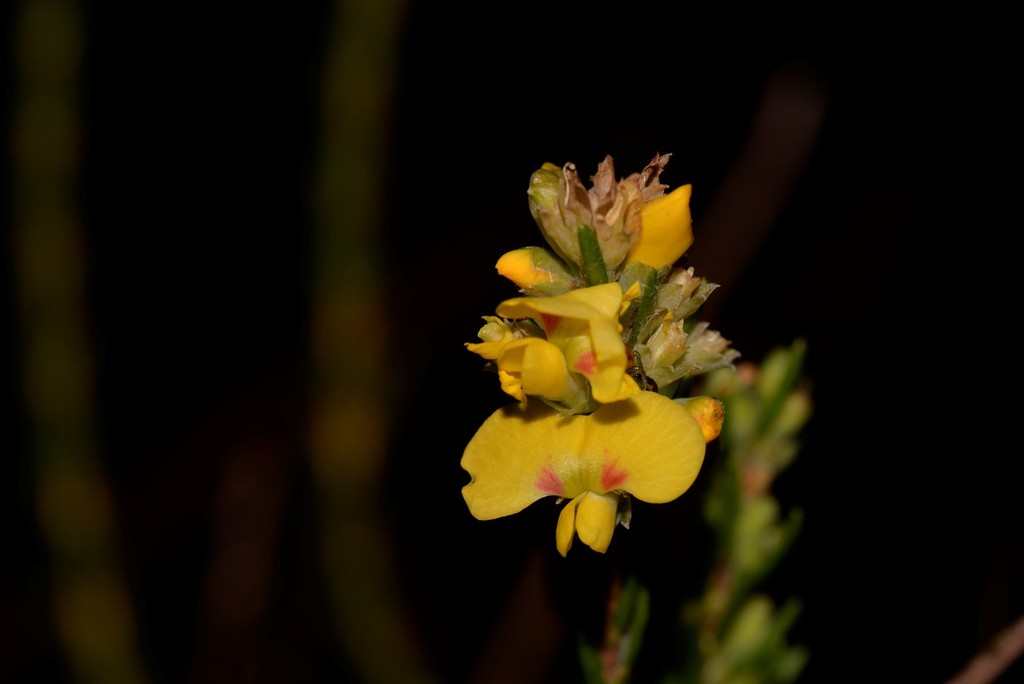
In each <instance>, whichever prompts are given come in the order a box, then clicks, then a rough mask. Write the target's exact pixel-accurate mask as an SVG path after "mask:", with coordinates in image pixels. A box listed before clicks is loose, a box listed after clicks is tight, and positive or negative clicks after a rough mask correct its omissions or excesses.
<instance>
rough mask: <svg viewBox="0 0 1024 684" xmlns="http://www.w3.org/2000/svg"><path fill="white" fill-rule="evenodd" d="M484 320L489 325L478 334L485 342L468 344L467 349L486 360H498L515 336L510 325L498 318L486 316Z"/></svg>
mask: <svg viewBox="0 0 1024 684" xmlns="http://www.w3.org/2000/svg"><path fill="white" fill-rule="evenodd" d="M483 319H484V320H485V321H487V324H486V325H484V326H483V327H482V328H480V330H479V332H477V335H478V336H479V337H480V339H481V340H483V342H466V349H468V350H469V351H471V352H473V353H474V354H479V355H480V356H482V357H484V358H485V359H496V358H498V355H499V354H500V353H501V350H502V349H504V348H505V345H507V344H508V343H509V342H511V341H512V340H514V339H515V334H514V333H513V332H512V329H511V328H510V327H509V326H508V323H506V322H505V321H503V320H501V319H500V318H498V317H497V316H484V317H483Z"/></svg>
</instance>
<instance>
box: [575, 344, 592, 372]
mask: <svg viewBox="0 0 1024 684" xmlns="http://www.w3.org/2000/svg"><path fill="white" fill-rule="evenodd" d="M572 367H573V370H575V371H579V372H580V373H583V374H584V375H593V374H594V370H595V369H596V368H597V359H596V358H594V350H593V349H591V350H589V351H586V352H584V353H583V354H581V355H580V357H579V358H578V359H576V363H574V364H572Z"/></svg>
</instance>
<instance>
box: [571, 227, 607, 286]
mask: <svg viewBox="0 0 1024 684" xmlns="http://www.w3.org/2000/svg"><path fill="white" fill-rule="evenodd" d="M577 235H578V236H579V241H580V255H581V256H582V258H583V264H582V266H583V277H584V278H586V280H587V285H589V286H591V287H593V286H594V285H604V284H605V283H607V282H608V267H607V266H606V265H605V263H604V255H603V254H601V245H600V244H598V242H597V233H595V232H594V229H593V228H591V227H590V226H588V225H586V224H585V223H581V224H580V227H579V230H578V231H577Z"/></svg>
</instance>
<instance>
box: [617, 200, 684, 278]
mask: <svg viewBox="0 0 1024 684" xmlns="http://www.w3.org/2000/svg"><path fill="white" fill-rule="evenodd" d="M692 190H693V186H691V185H683V186H680V187H678V188H676V189H675V190H673V191H672V192H671V193H669V194H667V195H662V196H661V197H656V198H655V199H653V200H651V201H650V202H648V203H646V204H645V205H644V206H643V210H642V211H641V216H642V217H643V226H642V227H641V228H640V237H639V238H637V240H636V242H634V243H633V246H632V247H631V248H630V250H629V256H628V260H629V261H640V262H643V263H645V264H647V265H648V266H651V267H653V268H661V267H662V266H668V265H671V264H674V263H675V262H676V261H677V260H678V259H679V258H680V257H681V256H683V254H685V253H686V250H688V249H689V248H690V245H692V244H693V222H692V218H691V216H690V194H691V192H692Z"/></svg>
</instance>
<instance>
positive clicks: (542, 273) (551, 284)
mask: <svg viewBox="0 0 1024 684" xmlns="http://www.w3.org/2000/svg"><path fill="white" fill-rule="evenodd" d="M495 267H496V268H497V269H498V273H500V274H501V275H503V276H505V277H506V278H508V279H509V280H511V281H512V282H513V283H515V284H516V285H518V286H519V289H520V291H521V292H522V293H523V294H527V295H544V296H548V297H550V296H553V295H560V294H564V293H566V292H568V291H569V290H572V289H575V288H577V287H581V286H582V285H583V283H582V282H580V281H579V280H578V279H576V278H573V277H572V275H571V274H570V273H569V271H568V270H566V268H565V263H564V262H563V261H562V260H561V259H559V258H558V257H556V256H555V255H554V254H552V253H551V252H549V251H548V250H546V249H544V248H542V247H524V248H522V249H516V250H513V251H511V252H507V253H506V254H504V255H503V256H502V257H501V258H500V259H498V263H497V264H495Z"/></svg>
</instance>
